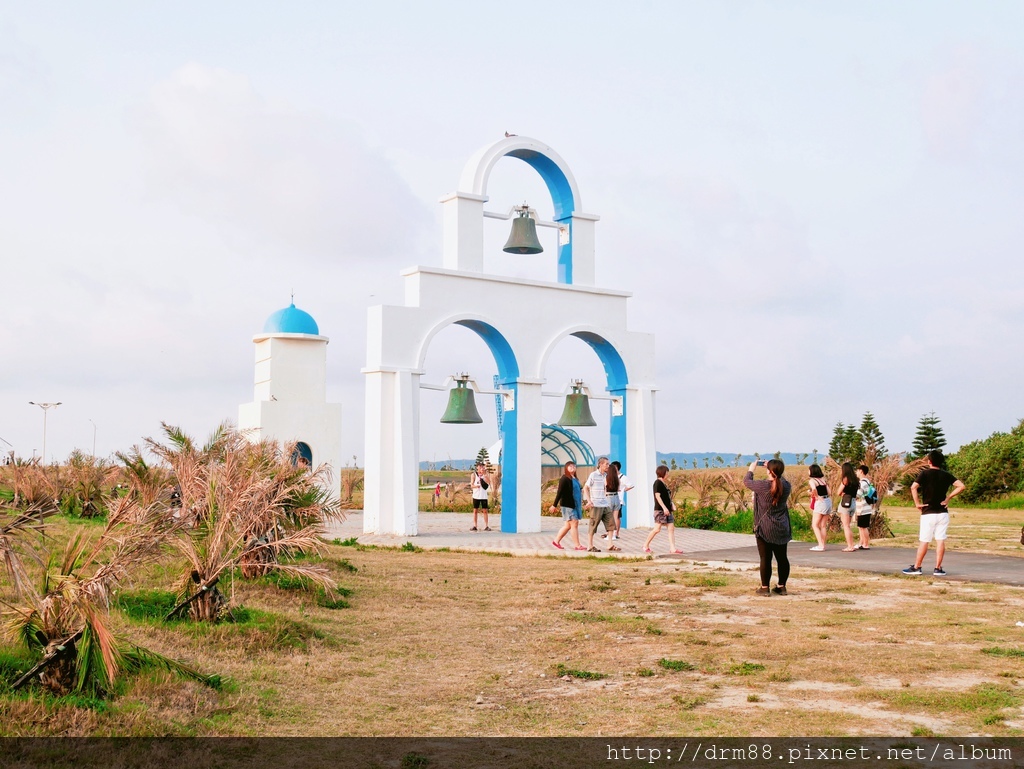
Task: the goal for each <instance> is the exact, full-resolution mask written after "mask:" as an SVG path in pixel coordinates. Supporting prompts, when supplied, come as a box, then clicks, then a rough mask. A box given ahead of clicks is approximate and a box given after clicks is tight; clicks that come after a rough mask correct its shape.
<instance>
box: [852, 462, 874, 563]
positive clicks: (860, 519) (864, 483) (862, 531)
mask: <svg viewBox="0 0 1024 769" xmlns="http://www.w3.org/2000/svg"><path fill="white" fill-rule="evenodd" d="M870 472H871V468H870V467H868V466H867V465H861V466H860V467H858V468H857V533H858V534H859V535H860V542H859V543H858V545H857V546H856V547H855V548H854V550H870V549H871V516H872V515H874V514H875V505H876V504H877V503H878V492H876V491H875V484H873V483H872V482H871V477H870V476H869V475H868V473H870Z"/></svg>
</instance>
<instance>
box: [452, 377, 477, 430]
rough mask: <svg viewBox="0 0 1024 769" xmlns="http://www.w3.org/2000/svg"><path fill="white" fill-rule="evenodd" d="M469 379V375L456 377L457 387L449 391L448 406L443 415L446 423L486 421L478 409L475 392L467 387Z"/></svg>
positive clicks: (474, 423)
mask: <svg viewBox="0 0 1024 769" xmlns="http://www.w3.org/2000/svg"><path fill="white" fill-rule="evenodd" d="M468 381H469V377H467V376H460V377H456V379H455V387H453V388H452V389H451V390H450V391H449V393H448V408H446V409H445V410H444V416H442V417H441V422H443V423H444V424H449V425H476V424H480V423H481V422H483V421H484V420H483V419H482V418H481V417H480V412H479V411H477V410H476V397H475V393H474V392H473V391H472V390H471V389H470V388H468V387H466V383H467V382H468Z"/></svg>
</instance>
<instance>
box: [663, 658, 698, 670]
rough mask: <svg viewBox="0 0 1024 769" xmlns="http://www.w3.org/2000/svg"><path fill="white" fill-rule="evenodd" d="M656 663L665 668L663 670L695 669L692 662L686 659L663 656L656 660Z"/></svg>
mask: <svg viewBox="0 0 1024 769" xmlns="http://www.w3.org/2000/svg"><path fill="white" fill-rule="evenodd" d="M658 664H659V665H661V666H662V667H663V668H665V670H675V671H680V670H695V669H696V666H695V665H694V664H693V663H691V662H687V661H686V660H670V659H666V658H665V657H662V658H661V659H660V660H658Z"/></svg>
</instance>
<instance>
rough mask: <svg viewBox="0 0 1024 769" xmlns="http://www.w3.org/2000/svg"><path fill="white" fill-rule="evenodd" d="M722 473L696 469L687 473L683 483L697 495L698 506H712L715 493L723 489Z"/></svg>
mask: <svg viewBox="0 0 1024 769" xmlns="http://www.w3.org/2000/svg"><path fill="white" fill-rule="evenodd" d="M722 475H723V474H722V473H720V472H717V471H701V470H696V471H693V472H689V473H686V474H685V476H684V478H683V483H684V484H685V485H686V486H687V487H689V488H690V490H691V491H693V492H694V493H695V494H696V495H697V502H696V504H697V507H698V508H702V507H710V506H711V505H712V503H713V502H714V496H715V493H716V492H718V491H720V490H721V489H722V484H723V481H722Z"/></svg>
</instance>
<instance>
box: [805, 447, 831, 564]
mask: <svg viewBox="0 0 1024 769" xmlns="http://www.w3.org/2000/svg"><path fill="white" fill-rule="evenodd" d="M807 482H808V484H809V485H810V487H811V499H813V500H814V504H813V505H811V530H812V531H813V532H814V537H815V539H817V540H818V545H817V547H812V548H811V550H817V551H819V552H820V551H822V550H824V549H825V540H826V539H828V521H829V518H830V517H831V516H832V498H831V497H830V496H829V495H828V484H827V483H825V473H823V472H822V471H821V466H820V465H811V476H810V478H809V479H808V481H807Z"/></svg>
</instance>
